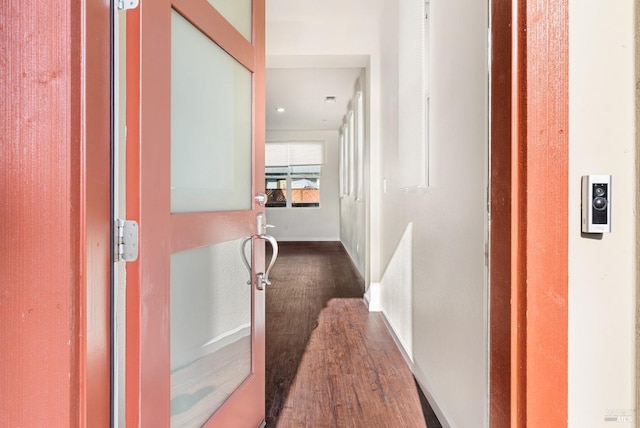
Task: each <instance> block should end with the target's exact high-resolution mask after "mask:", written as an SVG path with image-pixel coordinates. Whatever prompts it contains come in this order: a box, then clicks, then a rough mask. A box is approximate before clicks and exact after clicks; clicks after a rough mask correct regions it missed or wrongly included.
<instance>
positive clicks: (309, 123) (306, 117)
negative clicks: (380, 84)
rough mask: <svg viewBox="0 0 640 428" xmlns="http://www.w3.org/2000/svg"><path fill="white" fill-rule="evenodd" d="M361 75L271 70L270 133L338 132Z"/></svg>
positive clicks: (328, 70)
mask: <svg viewBox="0 0 640 428" xmlns="http://www.w3.org/2000/svg"><path fill="white" fill-rule="evenodd" d="M359 74H360V69H359V68H269V69H267V105H266V108H267V130H270V131H273V130H279V131H282V130H297V131H298V130H338V129H339V128H340V126H341V125H342V118H343V116H344V114H345V113H346V111H347V105H348V104H349V100H350V99H351V96H352V94H353V92H354V85H355V82H356V80H357V79H358V76H359ZM327 97H335V102H326V101H325V99H326V98H327ZM278 107H282V108H284V109H285V111H284V112H281V113H280V112H277V111H276V109H277V108H278Z"/></svg>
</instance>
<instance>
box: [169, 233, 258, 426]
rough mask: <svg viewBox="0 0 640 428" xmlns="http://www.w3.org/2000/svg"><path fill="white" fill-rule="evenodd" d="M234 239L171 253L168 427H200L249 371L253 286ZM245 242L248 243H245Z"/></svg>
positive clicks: (239, 243) (241, 248)
mask: <svg viewBox="0 0 640 428" xmlns="http://www.w3.org/2000/svg"><path fill="white" fill-rule="evenodd" d="M245 242H246V241H244V240H242V239H240V240H234V241H229V242H223V243H219V244H216V245H211V246H206V247H201V248H196V249H191V250H187V251H181V252H178V253H174V254H173V255H172V256H171V300H170V308H171V426H172V427H199V426H202V425H203V424H204V422H205V421H207V420H208V419H209V417H210V416H211V414H212V413H213V412H214V411H215V410H217V409H218V408H219V407H220V405H222V404H223V403H224V402H225V401H226V400H227V398H229V396H230V395H231V394H232V393H233V392H234V391H235V390H236V389H237V388H238V386H240V384H242V382H243V381H244V380H245V379H246V378H247V377H248V376H249V375H250V374H251V285H250V284H247V282H248V281H247V280H248V279H250V274H249V272H247V270H246V268H245V266H244V264H243V262H242V258H241V257H242V256H243V254H242V252H244V257H245V260H250V257H251V254H250V252H251V249H250V245H244V244H245ZM246 243H247V244H249V243H248V242H246Z"/></svg>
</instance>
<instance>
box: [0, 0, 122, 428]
mask: <svg viewBox="0 0 640 428" xmlns="http://www.w3.org/2000/svg"><path fill="white" fill-rule="evenodd" d="M0 14H1V15H2V16H1V18H0V20H1V21H2V22H3V24H2V31H3V37H2V38H1V41H0V43H1V44H2V52H3V59H2V60H1V61H0V75H1V76H2V78H1V79H0V82H1V83H0V84H1V85H2V93H3V97H2V104H1V105H2V117H3V126H2V132H0V139H1V143H0V189H2V190H1V194H2V199H3V203H2V204H0V218H1V219H2V221H3V224H4V226H5V228H6V229H5V230H7V231H9V230H10V231H11V232H10V233H7V234H6V239H5V245H3V246H2V248H1V249H0V263H1V265H2V270H1V271H0V272H1V274H0V275H1V276H0V284H1V287H2V288H1V290H0V325H1V326H2V327H0V340H1V341H2V343H3V344H4V350H3V352H2V353H0V396H2V397H3V400H2V404H0V426H107V425H108V422H109V325H108V320H109V261H110V250H109V241H110V214H109V213H110V211H109V135H110V132H109V7H108V5H105V4H104V2H97V1H89V2H86V3H83V5H82V7H78V5H74V4H70V3H69V2H62V1H52V2H46V3H42V4H40V3H39V4H37V5H36V4H25V3H22V2H17V1H7V2H3V4H2V6H1V7H0ZM84 27H91V28H92V37H91V39H85V38H83V32H82V29H83V28H84ZM89 139H90V140H91V144H87V141H89ZM89 284H90V285H91V287H88V285H89Z"/></svg>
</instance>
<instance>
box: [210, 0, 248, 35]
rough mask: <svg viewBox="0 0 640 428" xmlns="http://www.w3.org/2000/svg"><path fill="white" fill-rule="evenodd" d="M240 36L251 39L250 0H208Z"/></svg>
mask: <svg viewBox="0 0 640 428" xmlns="http://www.w3.org/2000/svg"><path fill="white" fill-rule="evenodd" d="M208 2H209V3H210V4H211V5H212V6H213V7H215V8H216V10H217V11H218V12H220V14H221V15H222V16H224V18H225V19H226V20H227V21H229V23H230V24H231V25H233V27H234V28H235V29H236V30H238V32H239V33H240V34H242V36H243V37H244V38H245V39H247V40H248V41H251V6H252V5H251V0H208Z"/></svg>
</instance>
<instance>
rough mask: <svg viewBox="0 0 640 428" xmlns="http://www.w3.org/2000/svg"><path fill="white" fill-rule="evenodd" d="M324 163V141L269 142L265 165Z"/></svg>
mask: <svg viewBox="0 0 640 428" xmlns="http://www.w3.org/2000/svg"><path fill="white" fill-rule="evenodd" d="M322 164H324V142H323V141H295V142H293V141H291V142H267V144H266V146H265V166H294V165H322Z"/></svg>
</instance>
